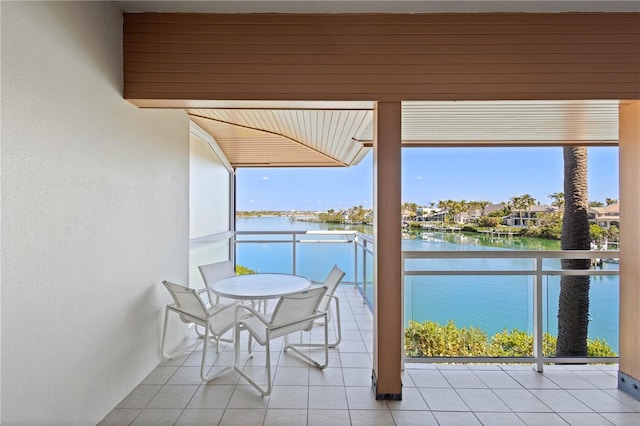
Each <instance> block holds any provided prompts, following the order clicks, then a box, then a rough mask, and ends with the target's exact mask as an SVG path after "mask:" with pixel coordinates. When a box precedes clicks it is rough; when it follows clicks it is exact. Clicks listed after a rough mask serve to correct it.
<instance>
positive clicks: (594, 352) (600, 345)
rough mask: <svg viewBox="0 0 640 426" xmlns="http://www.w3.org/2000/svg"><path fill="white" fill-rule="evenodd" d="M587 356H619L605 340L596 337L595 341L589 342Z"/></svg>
mask: <svg viewBox="0 0 640 426" xmlns="http://www.w3.org/2000/svg"><path fill="white" fill-rule="evenodd" d="M587 356H617V354H616V353H615V352H614V351H613V350H612V349H611V346H609V345H608V344H607V342H606V341H605V340H603V339H600V338H598V337H596V338H595V339H594V340H587Z"/></svg>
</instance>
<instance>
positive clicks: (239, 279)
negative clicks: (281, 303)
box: [211, 274, 311, 300]
mask: <svg viewBox="0 0 640 426" xmlns="http://www.w3.org/2000/svg"><path fill="white" fill-rule="evenodd" d="M309 287H311V280H309V279H307V278H305V277H300V276H298V275H291V274H248V275H234V276H231V277H227V278H224V279H221V280H220V281H217V282H215V283H214V284H213V285H212V286H211V290H212V291H213V292H214V293H215V294H217V295H219V296H222V297H227V298H231V299H246V300H256V299H275V298H277V297H280V296H284V295H287V294H292V293H298V292H300V291H303V290H306V289H308V288H309Z"/></svg>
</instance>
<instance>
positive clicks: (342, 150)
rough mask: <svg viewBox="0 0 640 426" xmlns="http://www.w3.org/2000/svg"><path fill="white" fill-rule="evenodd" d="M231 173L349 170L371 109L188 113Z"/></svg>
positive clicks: (356, 157) (359, 148)
mask: <svg viewBox="0 0 640 426" xmlns="http://www.w3.org/2000/svg"><path fill="white" fill-rule="evenodd" d="M187 113H188V114H189V116H190V117H191V119H192V120H193V121H194V122H195V123H196V124H198V125H199V126H200V127H201V128H203V129H204V130H206V131H207V132H208V133H209V134H210V135H211V136H212V137H213V138H214V139H215V140H216V141H217V142H218V144H219V145H220V147H221V148H222V150H223V152H224V153H225V155H226V156H227V158H228V159H229V161H230V162H231V164H232V165H233V166H234V167H250V166H255V167H269V166H270V167H286V166H351V165H355V164H357V163H358V162H359V161H360V160H361V159H362V158H363V157H364V155H365V154H366V152H367V151H368V148H365V147H364V146H363V144H362V143H359V142H357V140H358V139H359V138H360V136H361V134H362V133H363V131H364V130H365V129H366V127H367V126H368V125H369V124H370V123H371V121H372V117H373V113H372V111H371V109H355V110H352V109H282V108H274V109H262V108H256V109H241V108H229V109H190V110H187Z"/></svg>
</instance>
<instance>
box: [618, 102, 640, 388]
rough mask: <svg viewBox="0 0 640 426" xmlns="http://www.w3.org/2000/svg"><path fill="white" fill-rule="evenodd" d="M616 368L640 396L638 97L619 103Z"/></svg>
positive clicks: (621, 381)
mask: <svg viewBox="0 0 640 426" xmlns="http://www.w3.org/2000/svg"><path fill="white" fill-rule="evenodd" d="M619 134H620V371H619V374H618V375H619V377H618V387H619V388H620V389H622V390H624V391H626V392H629V393H630V394H632V395H633V396H635V397H636V398H638V399H640V263H639V262H638V259H640V187H639V186H638V182H640V166H639V165H640V101H635V102H631V103H623V104H622V105H621V106H620V131H619Z"/></svg>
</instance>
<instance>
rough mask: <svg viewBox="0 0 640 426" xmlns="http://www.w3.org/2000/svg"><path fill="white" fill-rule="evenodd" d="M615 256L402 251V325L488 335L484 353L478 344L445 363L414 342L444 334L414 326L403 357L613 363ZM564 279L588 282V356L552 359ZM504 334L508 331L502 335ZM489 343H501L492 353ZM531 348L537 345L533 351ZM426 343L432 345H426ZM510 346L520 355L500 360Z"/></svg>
mask: <svg viewBox="0 0 640 426" xmlns="http://www.w3.org/2000/svg"><path fill="white" fill-rule="evenodd" d="M618 257H619V252H617V251H608V252H596V251H578V250H567V251H561V250H555V251H516V250H509V251H438V252H436V251H422V252H416V251H405V252H403V259H404V292H405V306H404V309H405V327H407V326H408V325H409V321H412V320H413V321H425V320H426V321H435V322H437V323H439V324H440V325H444V324H446V323H447V322H448V321H455V323H456V326H457V327H458V329H461V328H463V327H477V328H478V329H480V330H481V331H482V332H485V333H486V335H487V339H486V345H485V346H486V347H483V346H482V345H481V344H478V345H476V346H474V348H473V350H468V351H466V353H462V354H458V353H456V354H455V355H461V357H458V358H450V357H449V355H448V354H446V353H434V351H433V350H432V348H431V347H428V346H425V345H423V347H422V349H420V350H417V349H416V347H417V345H416V344H415V341H417V340H420V339H421V338H422V335H438V334H439V333H440V334H443V333H445V332H444V331H442V329H436V328H433V327H434V325H430V324H427V325H423V326H422V328H420V327H417V326H415V325H414V327H413V328H407V329H405V333H406V335H408V336H409V338H410V340H406V341H405V343H406V344H407V345H406V347H405V349H406V352H407V355H408V356H416V355H420V353H422V354H424V353H425V352H429V357H428V358H423V359H427V360H429V361H431V362H443V361H445V362H446V361H447V360H449V361H454V362H474V361H475V362H478V361H480V360H481V361H482V362H533V363H535V364H536V368H537V369H538V370H539V371H541V370H542V366H543V363H544V362H613V361H616V359H617V358H616V357H617V353H618V312H619V309H618V306H619V268H618V265H617V258H618ZM562 259H591V262H592V268H591V269H587V270H563V269H562V267H561V260H562ZM603 259H604V260H605V261H604V262H603ZM563 275H588V276H590V283H591V285H590V304H589V336H588V338H589V342H588V347H589V357H582V358H575V357H573V358H554V356H555V344H556V343H555V342H556V336H557V328H558V297H559V291H560V280H561V276H563ZM536 288H538V289H539V290H536ZM536 306H539V308H536ZM427 326H429V327H431V328H429V327H427ZM504 329H506V330H508V332H506V333H505V332H502V330H504ZM514 329H517V330H516V331H513V330H514ZM416 330H418V331H419V333H417V332H416ZM475 331H477V330H475ZM482 332H480V334H482ZM420 333H422V334H420ZM445 334H446V333H445ZM472 334H473V333H472ZM474 336H477V333H476V334H475V335H474ZM467 337H468V336H467ZM471 338H473V336H472V337H471ZM411 339H412V340H411ZM496 339H498V340H499V341H502V342H503V344H502V345H499V346H498V348H497V349H498V350H496V347H495V343H496ZM596 339H598V340H596ZM427 340H428V339H423V341H427ZM534 342H540V344H539V345H538V346H536V344H535V343H534ZM605 342H606V343H605ZM428 344H429V345H431V346H432V347H436V346H437V342H434V341H433V339H432V340H429V341H428ZM509 344H514V345H517V346H518V347H519V350H518V351H515V352H514V351H512V350H505V351H504V353H502V354H501V353H500V349H501V348H503V347H508V345H509ZM448 345H449V346H450V347H451V346H455V345H458V346H460V342H457V343H456V341H454V339H451V341H449V342H448ZM425 348H426V349H425ZM523 348H524V349H526V350H523ZM445 352H446V351H445ZM462 352H464V351H462ZM474 357H481V358H474ZM493 357H499V358H493ZM411 359H413V358H411ZM518 360H520V361H518Z"/></svg>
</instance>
